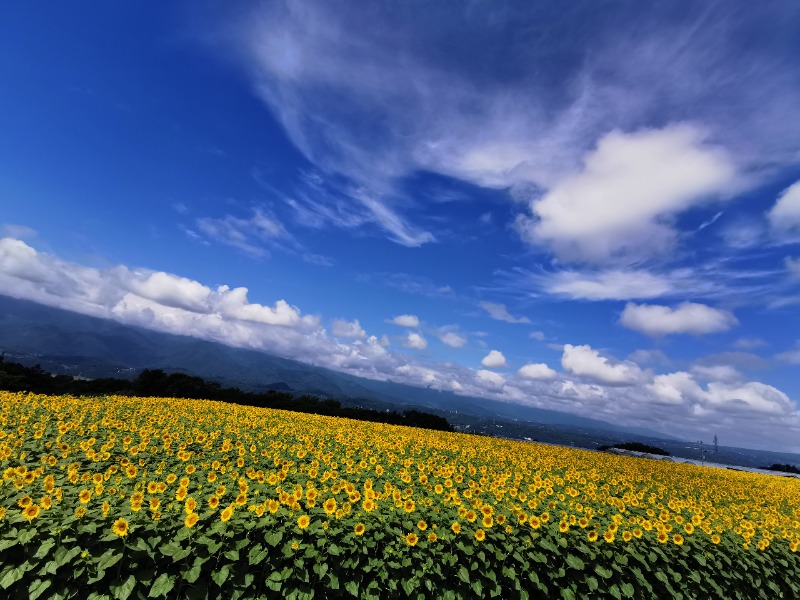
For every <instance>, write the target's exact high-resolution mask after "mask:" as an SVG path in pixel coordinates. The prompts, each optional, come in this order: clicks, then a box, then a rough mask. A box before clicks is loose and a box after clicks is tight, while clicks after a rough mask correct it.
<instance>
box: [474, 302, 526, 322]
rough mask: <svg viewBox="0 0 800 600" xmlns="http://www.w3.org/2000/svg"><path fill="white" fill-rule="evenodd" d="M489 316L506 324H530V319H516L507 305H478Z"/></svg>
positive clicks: (491, 303)
mask: <svg viewBox="0 0 800 600" xmlns="http://www.w3.org/2000/svg"><path fill="white" fill-rule="evenodd" d="M478 306H480V307H481V308H482V309H483V310H485V311H486V312H487V313H488V315H489V316H490V317H491V318H492V319H494V320H496V321H505V322H506V323H530V322H531V320H530V319H529V318H528V317H515V316H514V315H512V314H511V313H510V312H508V309H507V308H506V305H505V304H499V303H497V302H481V303H479V304H478Z"/></svg>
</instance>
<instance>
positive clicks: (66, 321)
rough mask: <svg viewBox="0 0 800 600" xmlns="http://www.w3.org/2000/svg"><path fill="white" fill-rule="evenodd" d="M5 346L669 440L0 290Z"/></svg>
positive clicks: (95, 371) (38, 359)
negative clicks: (175, 332) (164, 329)
mask: <svg viewBox="0 0 800 600" xmlns="http://www.w3.org/2000/svg"><path fill="white" fill-rule="evenodd" d="M0 351H5V352H7V353H8V355H9V357H10V358H13V359H14V360H17V361H18V362H23V363H25V364H29V365H32V364H36V363H39V364H41V366H42V368H44V369H45V370H47V371H50V372H54V373H60V374H69V375H80V376H83V377H92V378H97V377H122V378H133V377H135V376H136V375H137V374H138V373H139V372H140V371H141V370H142V369H163V370H165V371H178V372H184V373H188V374H191V375H197V376H200V377H203V378H204V379H209V380H214V381H218V382H219V383H221V384H223V385H224V386H229V387H233V386H236V387H240V388H241V389H243V390H251V391H265V390H269V389H274V390H280V391H292V392H296V393H299V394H314V395H321V396H328V397H333V398H336V399H340V400H347V401H348V402H347V403H348V404H358V405H364V406H370V405H372V406H375V405H378V406H379V405H381V404H386V405H391V406H401V407H412V406H419V407H423V408H426V409H435V410H438V411H442V412H445V413H446V412H457V413H462V414H468V415H474V416H478V417H484V418H501V419H512V420H522V421H531V422H534V423H542V424H558V425H568V426H573V427H588V428H595V429H602V430H608V431H617V432H630V433H636V434H638V435H647V436H649V437H665V436H664V435H663V434H659V433H656V432H652V431H646V430H635V429H630V428H626V427H621V426H617V425H613V424H610V423H606V422H604V421H599V420H596V419H589V418H585V417H579V416H576V415H572V414H568V413H561V412H557V411H551V410H545V409H539V408H534V407H529V406H524V405H520V404H512V403H508V402H498V401H493V400H487V399H485V398H473V397H468V396H459V395H457V394H454V393H452V392H446V391H438V390H433V389H428V388H418V387H414V386H410V385H405V384H400V383H394V382H391V381H373V380H369V379H363V378H359V377H355V376H352V375H348V374H345V373H339V372H335V371H331V370H328V369H325V368H322V367H316V366H313V365H309V364H305V363H301V362H298V361H294V360H290V359H285V358H281V357H277V356H274V355H271V354H267V353H265V352H260V351H257V350H247V349H241V348H233V347H231V346H226V345H224V344H221V343H216V342H209V341H204V340H200V339H196V338H192V337H187V336H178V335H173V334H168V333H161V332H157V331H151V330H148V329H142V328H139V327H134V326H130V325H123V324H121V323H117V322H116V321H112V320H108V319H100V318H96V317H90V316H87V315H81V314H79V313H74V312H69V311H65V310H61V309H57V308H52V307H49V306H44V305H40V304H36V303H34V302H30V301H24V300H17V299H14V298H11V297H8V296H2V295H0Z"/></svg>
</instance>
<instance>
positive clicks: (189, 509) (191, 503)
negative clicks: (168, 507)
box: [183, 496, 197, 515]
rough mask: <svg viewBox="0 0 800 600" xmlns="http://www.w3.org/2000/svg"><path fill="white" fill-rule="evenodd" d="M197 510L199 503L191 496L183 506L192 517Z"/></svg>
mask: <svg viewBox="0 0 800 600" xmlns="http://www.w3.org/2000/svg"><path fill="white" fill-rule="evenodd" d="M195 508H197V501H196V500H195V499H194V498H192V497H191V496H190V497H188V498H187V499H186V502H185V503H184V505H183V509H184V511H186V514H187V515H190V514H192V513H193V512H194V509H195Z"/></svg>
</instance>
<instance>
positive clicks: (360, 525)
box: [353, 523, 366, 535]
mask: <svg viewBox="0 0 800 600" xmlns="http://www.w3.org/2000/svg"><path fill="white" fill-rule="evenodd" d="M365 530H366V527H364V524H363V523H356V526H355V527H354V528H353V532H354V533H355V534H356V535H364V531H365Z"/></svg>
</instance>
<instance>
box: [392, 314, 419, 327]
mask: <svg viewBox="0 0 800 600" xmlns="http://www.w3.org/2000/svg"><path fill="white" fill-rule="evenodd" d="M389 322H390V323H393V324H394V325H399V326H400V327H419V317H417V316H416V315H398V316H396V317H394V318H393V319H392V320H391V321H389Z"/></svg>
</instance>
